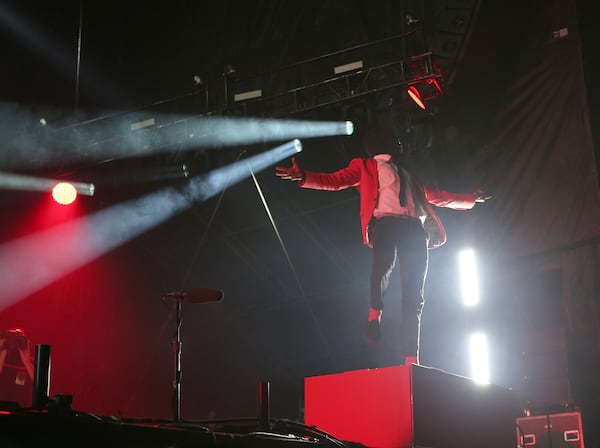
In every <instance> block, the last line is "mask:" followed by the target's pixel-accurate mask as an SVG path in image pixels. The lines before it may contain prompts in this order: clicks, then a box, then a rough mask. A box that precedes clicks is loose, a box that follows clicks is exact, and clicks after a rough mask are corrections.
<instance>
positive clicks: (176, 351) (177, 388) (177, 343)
mask: <svg viewBox="0 0 600 448" xmlns="http://www.w3.org/2000/svg"><path fill="white" fill-rule="evenodd" d="M181 302H183V295H180V296H177V297H175V334H174V336H173V356H174V358H173V361H174V362H173V373H174V375H173V376H174V377H173V397H172V402H171V403H172V407H173V420H174V421H175V422H176V423H179V422H180V421H181V345H182V343H181Z"/></svg>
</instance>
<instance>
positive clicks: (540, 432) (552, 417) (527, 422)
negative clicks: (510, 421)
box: [517, 412, 585, 448]
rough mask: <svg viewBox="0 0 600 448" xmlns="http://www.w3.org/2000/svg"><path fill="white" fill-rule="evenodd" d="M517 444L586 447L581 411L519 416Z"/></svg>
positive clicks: (528, 447) (534, 447)
mask: <svg viewBox="0 0 600 448" xmlns="http://www.w3.org/2000/svg"><path fill="white" fill-rule="evenodd" d="M517 445H518V446H520V447H523V448H584V446H585V445H584V443H583V429H582V426H581V413H579V412H567V413H562V414H547V415H536V416H534V417H520V418H517Z"/></svg>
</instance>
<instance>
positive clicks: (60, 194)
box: [52, 182, 77, 205]
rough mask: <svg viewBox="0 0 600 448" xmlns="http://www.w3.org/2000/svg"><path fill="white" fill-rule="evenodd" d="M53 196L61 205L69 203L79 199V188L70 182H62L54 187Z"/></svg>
mask: <svg viewBox="0 0 600 448" xmlns="http://www.w3.org/2000/svg"><path fill="white" fill-rule="evenodd" d="M52 197H53V198H54V200H55V201H56V202H58V203H59V204H61V205H69V204H72V203H73V202H74V201H75V199H77V190H75V187H74V186H73V185H71V184H70V183H68V182H60V183H58V184H56V185H55V186H54V188H53V189H52Z"/></svg>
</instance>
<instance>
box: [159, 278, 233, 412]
mask: <svg viewBox="0 0 600 448" xmlns="http://www.w3.org/2000/svg"><path fill="white" fill-rule="evenodd" d="M162 300H163V302H164V303H167V302H172V303H173V304H174V305H175V334H174V335H173V340H172V341H173V397H172V400H171V405H172V409H173V420H174V421H175V422H176V423H179V422H180V421H181V346H182V342H181V304H182V302H183V301H184V300H187V301H188V302H190V303H214V302H220V301H221V300H223V291H221V290H220V289H213V288H190V289H188V290H187V291H184V292H169V293H167V294H165V295H164V296H163V298H162Z"/></svg>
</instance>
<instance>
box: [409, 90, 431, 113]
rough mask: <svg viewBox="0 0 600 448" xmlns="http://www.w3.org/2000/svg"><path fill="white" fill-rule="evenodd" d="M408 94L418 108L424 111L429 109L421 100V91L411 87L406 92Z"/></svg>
mask: <svg viewBox="0 0 600 448" xmlns="http://www.w3.org/2000/svg"><path fill="white" fill-rule="evenodd" d="M406 93H408V96H410V98H411V99H412V100H413V101H414V102H415V103H416V104H417V106H419V107H420V108H421V109H423V110H425V109H427V107H426V106H425V103H424V102H423V100H422V99H421V94H420V93H419V90H418V89H417V88H416V87H415V86H410V87H409V88H408V89H407V90H406Z"/></svg>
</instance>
